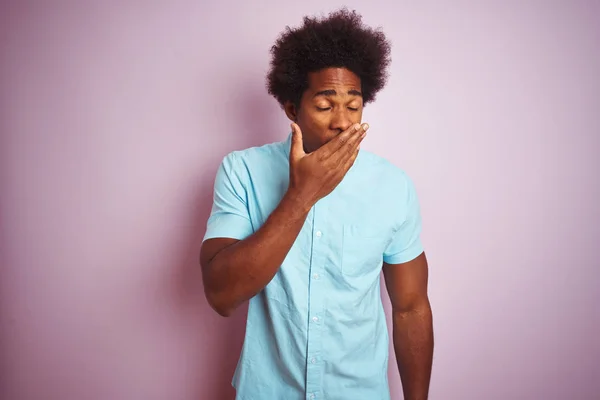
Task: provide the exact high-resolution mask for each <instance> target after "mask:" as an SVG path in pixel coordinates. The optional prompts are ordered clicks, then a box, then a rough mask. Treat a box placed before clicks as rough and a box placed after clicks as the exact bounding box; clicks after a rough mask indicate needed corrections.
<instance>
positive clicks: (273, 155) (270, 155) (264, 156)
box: [222, 142, 286, 170]
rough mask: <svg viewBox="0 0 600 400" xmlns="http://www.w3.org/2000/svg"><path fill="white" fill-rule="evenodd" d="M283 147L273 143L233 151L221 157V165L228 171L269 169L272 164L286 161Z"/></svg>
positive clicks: (281, 143)
mask: <svg viewBox="0 0 600 400" xmlns="http://www.w3.org/2000/svg"><path fill="white" fill-rule="evenodd" d="M284 145H285V143H284V142H273V143H267V144H264V145H261V146H254V147H248V148H245V149H241V150H233V151H231V152H229V153H227V154H226V155H225V156H224V157H223V160H222V163H223V165H224V166H225V168H227V169H230V170H238V169H248V168H252V169H254V168H259V169H260V168H271V167H273V164H276V163H279V162H280V161H281V159H284V160H285V159H286V155H285V151H284Z"/></svg>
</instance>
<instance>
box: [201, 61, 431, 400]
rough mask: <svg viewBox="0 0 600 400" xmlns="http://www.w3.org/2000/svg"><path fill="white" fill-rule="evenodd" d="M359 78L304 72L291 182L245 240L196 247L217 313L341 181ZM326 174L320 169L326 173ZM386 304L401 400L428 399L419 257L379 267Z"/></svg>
mask: <svg viewBox="0 0 600 400" xmlns="http://www.w3.org/2000/svg"><path fill="white" fill-rule="evenodd" d="M360 90H361V84H360V78H359V77H358V76H357V75H355V74H354V73H352V72H350V71H348V70H346V69H344V68H327V69H324V70H321V71H318V72H314V73H311V74H309V76H308V89H307V90H306V91H305V92H304V93H303V95H302V98H301V100H300V104H299V106H296V105H294V104H293V103H291V102H288V103H286V104H285V105H284V109H285V113H286V115H287V116H288V118H289V119H290V120H291V121H292V124H291V127H292V132H293V134H292V147H291V151H290V185H289V188H288V190H287V192H286V193H285V195H284V196H283V198H282V200H281V202H280V203H279V205H278V206H277V207H276V209H275V210H274V211H273V213H271V215H270V216H269V217H268V218H267V220H266V221H265V223H264V224H263V226H261V227H260V228H259V229H258V230H257V231H256V232H255V233H254V234H252V235H250V236H249V237H248V238H246V239H244V240H236V239H230V238H215V239H209V240H207V241H205V242H204V243H203V245H202V249H201V252H200V264H201V266H202V274H203V282H204V291H205V294H206V298H207V300H208V302H209V304H210V305H211V307H212V308H213V309H215V311H217V312H218V313H219V314H220V315H222V316H229V315H231V314H232V312H233V311H234V310H235V309H236V308H237V307H239V305H241V304H242V303H244V302H245V301H247V300H249V299H250V298H252V297H254V296H255V295H256V294H258V293H259V292H260V291H261V290H262V289H263V288H264V287H265V286H266V285H267V284H268V283H269V282H270V281H271V279H272V278H273V276H274V275H275V274H276V273H277V270H278V269H279V267H280V265H281V264H282V263H283V260H284V259H285V257H286V255H287V253H288V252H289V250H290V248H291V247H292V245H293V243H294V241H295V240H296V238H297V236H298V234H299V233H300V230H301V228H302V226H303V224H304V221H305V219H306V217H307V216H308V212H309V211H310V209H311V208H312V206H313V205H314V204H315V203H316V202H317V201H318V200H320V199H321V198H323V197H325V196H327V195H328V194H329V193H331V191H333V189H335V187H336V186H337V185H338V184H339V183H340V182H341V180H342V179H343V177H344V176H345V174H346V172H347V171H348V170H349V169H350V167H351V166H352V165H353V163H354V161H355V159H356V156H357V155H358V151H359V147H360V143H361V141H362V140H363V139H364V137H365V135H366V130H367V129H368V125H367V124H363V125H360V123H361V120H362V112H363V101H362V95H361V92H360ZM324 171H325V172H324ZM383 273H384V279H385V283H386V287H387V290H388V293H389V296H390V299H391V303H392V313H393V342H394V350H395V353H396V359H397V361H398V369H399V372H400V377H401V380H402V385H403V390H404V398H405V399H406V400H421V399H426V398H427V393H428V388H429V381H430V375H431V364H432V356H433V328H432V314H431V308H430V305H429V300H428V296H427V276H428V266H427V259H426V257H425V254H421V255H420V256H419V257H417V258H416V259H414V260H412V261H409V262H407V263H403V264H394V265H390V264H384V266H383Z"/></svg>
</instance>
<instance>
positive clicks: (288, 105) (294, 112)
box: [283, 101, 298, 122]
mask: <svg viewBox="0 0 600 400" xmlns="http://www.w3.org/2000/svg"><path fill="white" fill-rule="evenodd" d="M283 109H284V110H285V115H287V117H288V118H289V120H290V121H292V122H298V109H297V108H296V106H295V105H294V103H293V102H291V101H286V102H285V104H284V105H283Z"/></svg>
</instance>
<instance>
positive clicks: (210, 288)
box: [204, 192, 310, 315]
mask: <svg viewBox="0 0 600 400" xmlns="http://www.w3.org/2000/svg"><path fill="white" fill-rule="evenodd" d="M309 210H310V206H307V205H305V204H304V203H303V202H302V201H301V200H300V199H299V198H298V197H296V196H294V195H293V194H291V193H290V192H288V193H287V194H286V195H285V196H284V198H283V199H282V200H281V202H280V203H279V205H278V206H277V208H275V210H274V211H273V212H272V213H271V215H270V216H269V217H268V218H267V220H266V221H265V223H264V224H263V226H261V227H260V228H259V229H258V230H257V231H256V232H255V233H254V234H252V235H251V236H249V237H248V238H246V239H244V240H241V241H239V242H236V243H234V244H233V245H231V246H228V247H226V248H224V249H223V250H221V251H220V252H219V253H218V254H217V255H216V256H215V257H214V258H213V259H212V260H210V261H209V263H208V265H207V266H206V268H205V272H204V285H205V290H206V292H207V296H208V297H209V302H210V303H211V304H212V305H213V307H214V308H215V309H217V310H218V311H219V313H220V314H222V315H229V314H230V313H231V311H233V310H234V309H235V308H237V307H238V306H239V305H240V304H241V303H243V302H244V301H246V300H248V299H250V298H252V297H253V296H255V295H256V294H257V293H258V292H260V291H261V290H262V289H263V288H264V287H265V286H266V285H267V284H268V283H269V282H270V281H271V279H273V276H274V275H275V273H276V272H277V270H278V269H279V267H280V266H281V264H282V263H283V260H284V259H285V257H286V256H287V254H288V252H289V250H290V248H291V247H292V245H293V244H294V241H295V240H296V238H297V236H298V234H299V232H300V230H301V229H302V226H303V224H304V222H305V220H306V217H307V215H308V212H309Z"/></svg>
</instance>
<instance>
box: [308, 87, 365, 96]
mask: <svg viewBox="0 0 600 400" xmlns="http://www.w3.org/2000/svg"><path fill="white" fill-rule="evenodd" d="M348 94H349V95H351V96H360V97H362V93H361V92H359V91H358V90H355V89H351V90H349V91H348ZM336 95H337V92H336V91H335V90H333V89H328V90H321V91H320V92H317V93H315V95H314V96H313V97H317V96H336Z"/></svg>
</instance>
